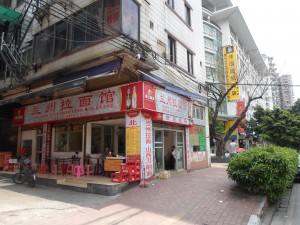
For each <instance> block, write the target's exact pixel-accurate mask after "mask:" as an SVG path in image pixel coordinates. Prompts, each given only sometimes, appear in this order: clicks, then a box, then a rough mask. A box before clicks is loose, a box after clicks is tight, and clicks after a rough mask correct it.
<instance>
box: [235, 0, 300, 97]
mask: <svg viewBox="0 0 300 225" xmlns="http://www.w3.org/2000/svg"><path fill="white" fill-rule="evenodd" d="M231 2H232V4H233V5H234V6H238V7H239V9H240V11H241V13H242V15H243V17H244V19H245V21H246V23H247V25H248V28H249V30H250V32H251V34H252V37H253V39H254V41H255V43H256V45H257V47H258V48H259V50H260V53H261V54H263V53H264V54H266V55H268V56H270V57H273V58H274V61H273V62H274V63H275V64H276V68H277V72H278V73H279V75H286V74H288V75H292V79H293V84H294V85H299V86H298V87H297V86H296V87H295V86H294V94H295V100H297V98H300V0H285V1H279V0H231Z"/></svg>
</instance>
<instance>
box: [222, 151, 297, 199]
mask: <svg viewBox="0 0 300 225" xmlns="http://www.w3.org/2000/svg"><path fill="white" fill-rule="evenodd" d="M297 167H298V153H297V151H296V150H294V149H291V148H284V147H279V146H274V145H272V146H267V147H257V148H252V149H249V150H246V151H244V152H242V153H239V154H237V155H236V156H234V157H233V158H232V159H231V160H230V162H229V164H228V168H227V174H228V177H229V179H231V180H233V181H236V182H237V183H238V184H239V185H240V186H241V187H242V188H243V189H244V190H247V191H249V192H252V193H265V194H267V195H268V196H269V197H270V199H271V200H273V201H275V200H278V199H279V198H280V197H281V196H282V195H283V194H284V192H285V190H286V188H287V187H288V186H290V185H292V183H293V181H294V178H295V174H296V173H297Z"/></svg>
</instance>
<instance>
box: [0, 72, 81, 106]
mask: <svg viewBox="0 0 300 225" xmlns="http://www.w3.org/2000/svg"><path fill="white" fill-rule="evenodd" d="M85 86H86V78H85V77H84V78H81V79H77V80H74V81H69V82H66V83H63V84H58V85H54V86H53V87H50V88H46V89H42V90H39V91H35V92H30V93H27V94H24V95H21V96H18V97H15V98H10V99H5V100H0V106H4V105H7V104H12V103H19V102H20V101H22V100H25V99H28V98H34V97H36V96H45V95H51V94H53V93H55V92H58V91H63V90H67V89H71V88H76V87H85Z"/></svg>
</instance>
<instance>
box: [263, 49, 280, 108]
mask: <svg viewBox="0 0 300 225" xmlns="http://www.w3.org/2000/svg"><path fill="white" fill-rule="evenodd" d="M263 57H264V59H265V60H266V64H267V66H268V69H269V74H270V76H269V79H270V81H269V83H270V84H271V86H270V88H271V97H272V99H269V100H268V102H269V106H270V107H268V108H269V109H273V108H274V107H280V95H279V85H278V77H279V74H278V73H277V72H276V71H277V68H276V65H275V63H274V62H273V57H268V56H267V55H263Z"/></svg>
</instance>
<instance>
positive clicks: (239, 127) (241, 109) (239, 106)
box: [236, 101, 246, 133]
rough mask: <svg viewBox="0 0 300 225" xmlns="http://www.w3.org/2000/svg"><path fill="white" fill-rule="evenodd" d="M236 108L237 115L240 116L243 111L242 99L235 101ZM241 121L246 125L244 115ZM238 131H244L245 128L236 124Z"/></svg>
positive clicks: (243, 103)
mask: <svg viewBox="0 0 300 225" xmlns="http://www.w3.org/2000/svg"><path fill="white" fill-rule="evenodd" d="M236 108H237V116H238V117H240V116H241V114H242V112H243V111H244V109H245V102H244V101H238V102H237V103H236ZM242 122H243V123H244V124H245V125H246V117H244V118H243V119H242ZM238 131H239V133H246V130H245V128H243V127H241V126H238Z"/></svg>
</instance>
